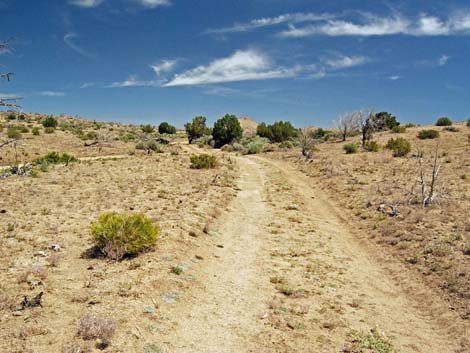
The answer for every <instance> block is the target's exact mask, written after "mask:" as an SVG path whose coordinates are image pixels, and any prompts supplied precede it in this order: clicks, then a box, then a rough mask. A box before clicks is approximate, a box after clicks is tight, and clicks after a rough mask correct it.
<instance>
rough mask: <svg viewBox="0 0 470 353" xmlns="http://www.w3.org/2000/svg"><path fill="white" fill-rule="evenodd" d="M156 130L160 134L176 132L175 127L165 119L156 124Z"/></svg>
mask: <svg viewBox="0 0 470 353" xmlns="http://www.w3.org/2000/svg"><path fill="white" fill-rule="evenodd" d="M158 132H159V133H160V134H170V135H173V134H176V128H175V127H174V126H172V125H170V124H168V123H167V122H166V121H165V122H163V123H161V124H160V125H158Z"/></svg>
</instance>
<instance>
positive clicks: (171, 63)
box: [150, 59, 177, 76]
mask: <svg viewBox="0 0 470 353" xmlns="http://www.w3.org/2000/svg"><path fill="white" fill-rule="evenodd" d="M176 63H177V60H168V59H163V60H160V61H159V62H158V63H157V64H153V65H150V67H151V68H152V70H153V71H155V73H156V74H157V76H160V75H161V74H162V73H164V72H171V71H172V70H173V69H174V67H175V65H176Z"/></svg>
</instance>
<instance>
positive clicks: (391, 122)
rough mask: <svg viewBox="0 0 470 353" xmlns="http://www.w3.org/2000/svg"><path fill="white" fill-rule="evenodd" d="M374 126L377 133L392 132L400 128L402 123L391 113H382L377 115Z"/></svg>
mask: <svg viewBox="0 0 470 353" xmlns="http://www.w3.org/2000/svg"><path fill="white" fill-rule="evenodd" d="M374 125H375V129H376V131H383V130H392V129H393V128H394V127H395V126H399V125H400V123H399V122H398V121H397V118H396V117H395V116H393V115H392V114H390V113H387V112H380V113H377V114H375V117H374Z"/></svg>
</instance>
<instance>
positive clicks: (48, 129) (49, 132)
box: [44, 127, 55, 134]
mask: <svg viewBox="0 0 470 353" xmlns="http://www.w3.org/2000/svg"><path fill="white" fill-rule="evenodd" d="M44 132H45V133H46V134H53V133H54V132H55V128H54V127H45V128H44Z"/></svg>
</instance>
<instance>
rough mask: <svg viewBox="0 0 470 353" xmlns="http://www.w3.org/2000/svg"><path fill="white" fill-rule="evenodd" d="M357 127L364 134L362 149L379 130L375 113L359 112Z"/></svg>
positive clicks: (367, 110) (370, 111)
mask: <svg viewBox="0 0 470 353" xmlns="http://www.w3.org/2000/svg"><path fill="white" fill-rule="evenodd" d="M357 126H358V127H359V129H360V130H361V134H362V147H364V146H365V145H366V142H368V141H370V140H372V137H373V134H374V132H375V131H376V129H377V122H376V119H375V112H374V110H373V109H362V110H360V111H359V112H357Z"/></svg>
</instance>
